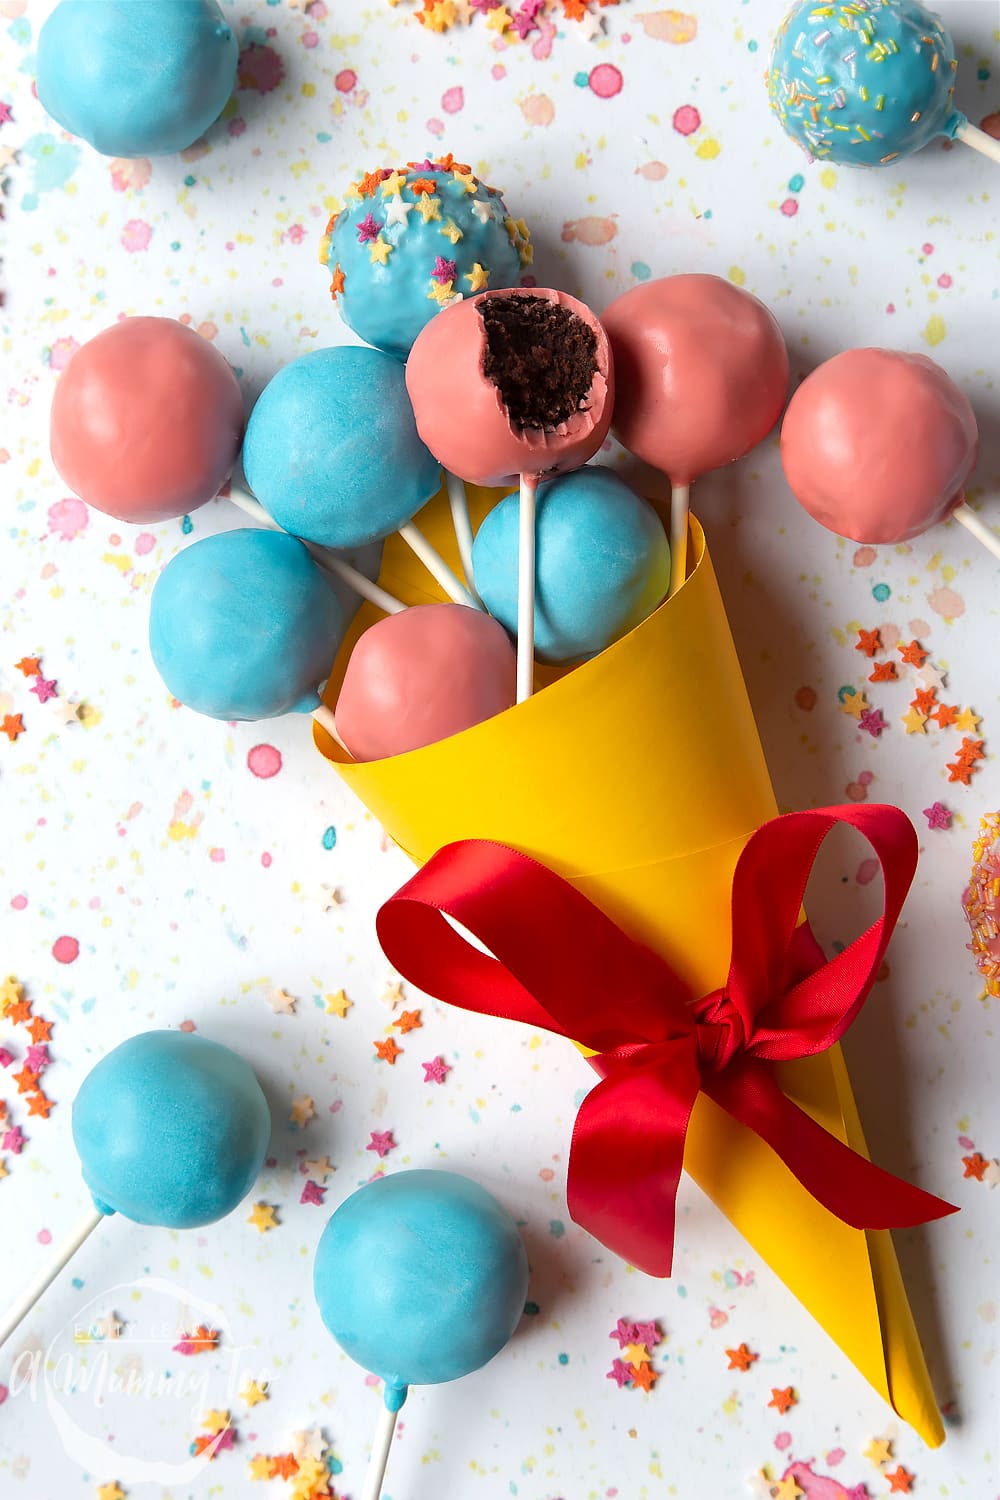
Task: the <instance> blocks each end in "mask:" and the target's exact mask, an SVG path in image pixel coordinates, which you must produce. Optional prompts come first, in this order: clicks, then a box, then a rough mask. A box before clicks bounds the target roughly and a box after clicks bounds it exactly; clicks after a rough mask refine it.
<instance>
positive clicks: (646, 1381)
mask: <svg viewBox="0 0 1000 1500" xmlns="http://www.w3.org/2000/svg"><path fill="white" fill-rule="evenodd" d="M629 1369H630V1370H631V1371H632V1384H633V1385H634V1386H637V1387H638V1388H639V1390H640V1391H651V1390H652V1389H653V1386H654V1385H655V1384H656V1382H657V1381H658V1380H659V1378H660V1377H659V1374H658V1372H657V1371H656V1370H654V1369H653V1366H652V1365H651V1364H648V1363H647V1362H646V1361H645V1360H643V1362H642V1363H641V1364H638V1365H629Z"/></svg>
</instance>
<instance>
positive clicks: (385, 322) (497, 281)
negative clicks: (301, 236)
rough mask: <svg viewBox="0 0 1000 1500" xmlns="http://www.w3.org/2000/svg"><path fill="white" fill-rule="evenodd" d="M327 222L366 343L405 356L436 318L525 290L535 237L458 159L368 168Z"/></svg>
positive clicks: (344, 298)
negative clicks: (466, 300) (496, 293)
mask: <svg viewBox="0 0 1000 1500" xmlns="http://www.w3.org/2000/svg"><path fill="white" fill-rule="evenodd" d="M344 198H345V206H344V208H343V209H342V210H341V211H340V212H339V213H337V214H334V216H333V217H332V218H331V219H330V222H329V223H328V224H327V226H326V232H325V233H324V235H323V239H322V241H321V244H320V261H321V263H322V264H323V265H325V266H328V267H329V269H330V272H331V275H332V280H331V283H330V293H331V296H332V297H333V299H334V301H335V302H336V303H337V306H338V307H339V309H340V312H341V316H342V317H343V319H344V321H345V322H346V323H347V324H348V325H349V327H351V328H352V329H353V330H354V332H355V333H356V334H357V335H358V337H359V338H362V339H364V340H365V342H366V343H369V344H373V345H374V346H375V348H376V349H382V350H384V351H385V352H386V353H387V354H393V355H395V357H396V358H397V359H402V360H405V359H406V357H407V355H408V354H409V352H410V347H411V345H412V344H413V341H414V339H415V338H416V336H417V334H418V333H419V332H420V330H421V329H422V328H423V327H424V325H425V324H426V323H428V322H430V320H431V318H433V316H434V314H435V313H437V312H440V310H441V309H442V308H443V307H448V306H449V305H450V304H451V303H452V302H457V301H460V300H461V299H462V298H463V297H470V296H474V295H475V293H476V292H484V291H486V290H487V289H489V290H496V289H502V288H506V287H512V286H516V285H518V283H519V281H520V277H521V272H522V270H523V268H524V267H525V266H528V265H530V264H531V259H532V248H531V237H530V235H529V233H528V228H527V225H526V224H525V223H524V220H523V219H514V218H513V217H512V216H511V214H510V212H509V210H508V208H507V205H506V204H505V203H504V200H503V197H502V195H501V194H500V193H499V192H498V191H497V189H496V188H491V187H487V186H486V184H485V183H483V182H480V180H479V179H478V178H477V177H476V176H475V175H474V173H473V172H472V169H471V168H470V167H468V166H466V165H465V164H463V163H462V162H456V161H455V160H454V158H453V157H452V156H451V155H447V156H443V157H440V158H438V159H437V160H436V161H431V160H429V159H428V160H426V161H419V162H408V163H407V165H406V166H405V167H382V168H379V169H378V170H376V171H374V172H366V173H365V174H364V176H363V177H361V178H360V179H359V181H357V182H353V183H352V184H351V186H350V187H349V188H348V190H347V192H346V193H345V195H344Z"/></svg>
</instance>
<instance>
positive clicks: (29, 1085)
mask: <svg viewBox="0 0 1000 1500" xmlns="http://www.w3.org/2000/svg"><path fill="white" fill-rule="evenodd" d="M13 1078H14V1082H15V1083H16V1084H17V1092H18V1093H19V1094H32V1093H34V1091H35V1089H37V1087H38V1074H37V1073H33V1072H32V1071H31V1069H30V1068H29V1067H27V1066H25V1067H23V1068H22V1069H21V1071H20V1073H15V1074H13Z"/></svg>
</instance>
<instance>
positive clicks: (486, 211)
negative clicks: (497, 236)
mask: <svg viewBox="0 0 1000 1500" xmlns="http://www.w3.org/2000/svg"><path fill="white" fill-rule="evenodd" d="M469 206H470V207H471V209H472V212H473V213H474V214H475V216H476V218H477V219H478V220H479V222H480V224H488V223H489V222H490V220H491V219H492V217H493V205H492V203H490V201H489V199H487V198H477V199H476V200H475V202H474V203H472V204H470V205H469Z"/></svg>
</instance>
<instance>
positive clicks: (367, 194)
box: [358, 172, 382, 198]
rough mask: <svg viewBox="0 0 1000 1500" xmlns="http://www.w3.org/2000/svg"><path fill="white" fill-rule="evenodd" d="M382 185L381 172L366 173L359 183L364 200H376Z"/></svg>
mask: <svg viewBox="0 0 1000 1500" xmlns="http://www.w3.org/2000/svg"><path fill="white" fill-rule="evenodd" d="M381 185H382V173H381V172H366V173H365V175H364V176H363V177H362V179H361V181H360V182H359V183H358V193H359V194H360V196H361V197H362V198H374V196H375V194H376V193H377V192H378V190H379V188H380V187H381Z"/></svg>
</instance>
